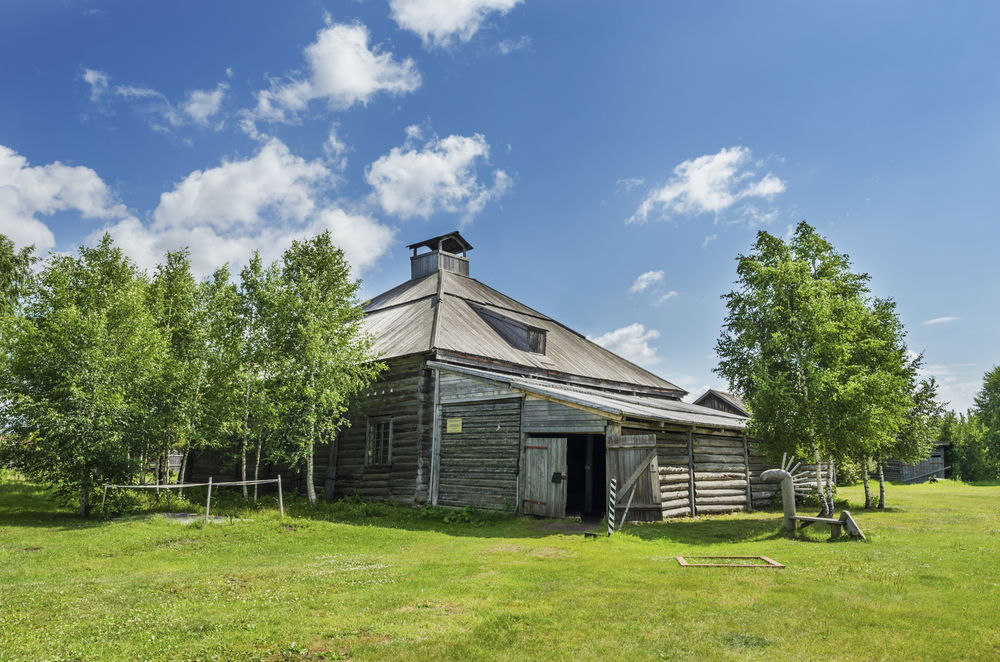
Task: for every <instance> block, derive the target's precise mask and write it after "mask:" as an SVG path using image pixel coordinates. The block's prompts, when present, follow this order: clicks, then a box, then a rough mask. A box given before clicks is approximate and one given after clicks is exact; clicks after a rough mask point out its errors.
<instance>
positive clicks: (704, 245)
mask: <svg viewBox="0 0 1000 662" xmlns="http://www.w3.org/2000/svg"><path fill="white" fill-rule="evenodd" d="M718 236H719V235H717V234H713V235H712V236H711V237H705V241H703V242H701V247H702V248H708V245H709V244H710V243H712V242H713V241H715V238H716V237H718Z"/></svg>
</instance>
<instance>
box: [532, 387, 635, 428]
mask: <svg viewBox="0 0 1000 662" xmlns="http://www.w3.org/2000/svg"><path fill="white" fill-rule="evenodd" d="M607 424H608V421H607V419H606V418H605V417H603V416H599V415H597V414H595V413H593V412H590V411H585V410H582V409H576V408H574V407H569V406H567V405H564V404H562V403H560V402H552V401H551V400H543V399H541V398H533V397H531V396H528V397H527V398H525V401H524V431H525V432H528V433H560V434H604V429H605V427H606V426H607ZM640 434H641V433H640Z"/></svg>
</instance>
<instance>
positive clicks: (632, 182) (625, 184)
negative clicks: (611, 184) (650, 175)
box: [615, 177, 646, 193]
mask: <svg viewBox="0 0 1000 662" xmlns="http://www.w3.org/2000/svg"><path fill="white" fill-rule="evenodd" d="M645 183H646V180H645V179H643V178H642V177H629V178H628V179H619V180H618V183H617V184H616V186H617V187H618V188H617V189H616V191H615V192H616V193H617V192H618V191H621V190H622V189H625V192H626V193H627V192H628V191H631V190H632V189H634V188H635V187H636V186H642V185H643V184H645Z"/></svg>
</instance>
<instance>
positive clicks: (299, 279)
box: [270, 232, 384, 505]
mask: <svg viewBox="0 0 1000 662" xmlns="http://www.w3.org/2000/svg"><path fill="white" fill-rule="evenodd" d="M280 276H281V281H280V286H279V288H278V289H277V291H276V292H275V307H274V309H273V317H272V318H271V322H270V329H271V331H270V332H271V334H272V337H273V338H275V339H276V340H277V341H278V342H279V344H280V355H281V360H280V365H281V376H280V380H281V382H282V385H283V389H284V391H283V397H282V414H283V419H284V421H285V438H286V440H287V442H288V444H289V453H288V455H289V459H291V460H292V461H293V462H305V466H306V493H307V496H308V499H309V504H310V505H315V503H316V489H315V481H314V476H313V454H314V450H315V448H316V445H317V444H319V443H321V442H322V441H323V440H327V441H329V440H332V438H333V436H334V435H335V434H336V432H337V430H338V429H339V428H340V426H341V425H343V423H344V420H343V416H344V413H345V412H346V410H347V405H348V400H349V398H350V396H351V395H352V394H354V393H357V392H359V391H361V390H362V389H364V388H365V387H366V386H367V385H368V384H370V383H371V382H372V381H374V379H375V378H376V377H377V375H378V373H379V372H380V370H382V369H383V367H384V366H383V365H382V364H381V363H379V362H377V361H376V359H377V356H376V355H375V354H374V352H373V351H372V346H373V344H374V338H373V337H372V336H371V335H370V334H367V333H365V332H364V331H363V329H362V327H361V321H362V317H363V313H362V312H361V301H360V300H359V299H358V290H359V289H360V287H361V281H360V280H356V279H352V278H351V275H350V267H349V266H348V263H347V261H346V260H345V259H344V253H343V251H342V250H341V249H339V248H337V247H335V246H334V245H333V243H332V241H331V239H330V233H329V232H324V233H323V234H321V235H319V236H317V237H314V238H313V239H310V240H307V241H301V242H299V241H295V242H292V245H291V246H290V247H289V248H288V250H286V251H285V253H284V255H283V257H282V261H281V272H280Z"/></svg>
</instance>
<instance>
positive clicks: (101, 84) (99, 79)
mask: <svg viewBox="0 0 1000 662" xmlns="http://www.w3.org/2000/svg"><path fill="white" fill-rule="evenodd" d="M83 80H85V81H86V82H87V83H88V84H89V85H90V100H91V101H93V102H94V103H96V104H100V103H101V99H102V97H103V96H104V94H105V93H106V92H107V91H108V87H109V85H110V81H109V78H108V75H107V74H106V73H104V72H103V71H97V70H95V69H84V70H83Z"/></svg>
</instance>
